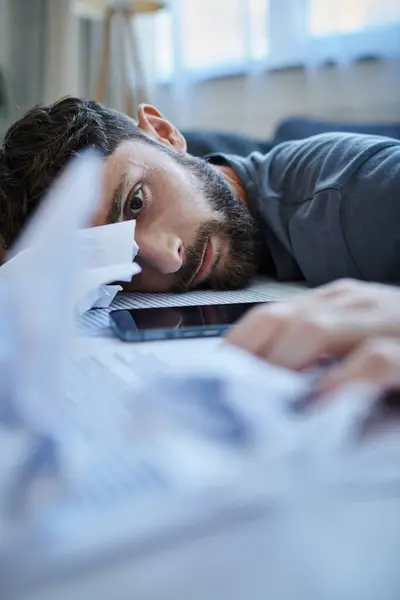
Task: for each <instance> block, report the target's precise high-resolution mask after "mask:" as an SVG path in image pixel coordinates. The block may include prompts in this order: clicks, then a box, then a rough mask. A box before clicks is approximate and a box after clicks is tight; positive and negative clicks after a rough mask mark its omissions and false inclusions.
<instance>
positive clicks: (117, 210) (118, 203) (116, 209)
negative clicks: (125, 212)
mask: <svg viewBox="0 0 400 600" xmlns="http://www.w3.org/2000/svg"><path fill="white" fill-rule="evenodd" d="M127 180H128V176H127V174H126V173H125V174H124V175H123V176H122V177H121V180H120V182H119V184H118V185H117V187H116V189H115V192H114V195H113V199H112V203H111V207H110V210H109V212H108V215H107V223H117V222H118V221H119V219H120V217H121V212H122V202H123V199H124V191H125V189H126V184H127Z"/></svg>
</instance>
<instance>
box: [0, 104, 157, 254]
mask: <svg viewBox="0 0 400 600" xmlns="http://www.w3.org/2000/svg"><path fill="white" fill-rule="evenodd" d="M129 139H142V140H145V141H146V142H147V143H151V142H152V141H151V140H150V139H149V138H148V137H147V136H146V135H144V134H143V133H142V131H141V130H140V129H139V127H138V125H137V123H136V122H135V121H134V120H133V119H131V118H130V117H128V116H127V115H124V114H123V113H120V112H118V111H116V110H113V109H111V108H106V107H105V106H102V105H101V104H98V103H97V102H94V101H91V100H83V99H80V98H73V97H66V98H62V99H61V100H58V101H57V102H55V103H54V104H51V105H49V106H43V105H41V106H35V107H34V108H32V109H31V110H29V111H28V112H27V113H26V114H25V115H24V116H23V117H22V118H21V119H19V120H18V121H17V122H16V123H14V124H13V125H12V126H11V127H10V128H9V129H8V131H7V133H6V134H5V137H4V141H3V145H2V146H1V147H0V235H1V242H2V245H3V248H4V249H8V248H9V247H10V246H11V245H12V244H13V242H14V240H15V239H16V238H17V237H18V235H19V233H20V231H21V229H22V228H23V226H24V224H25V222H26V221H27V219H28V218H29V216H30V215H31V214H32V212H33V211H34V210H35V208H36V207H37V205H38V203H39V202H40V200H41V198H42V197H43V195H44V193H45V192H46V190H47V188H48V187H49V185H50V184H51V183H52V181H53V180H54V179H55V177H57V175H58V174H59V172H60V171H61V169H63V167H64V166H65V165H66V163H67V162H68V160H69V159H70V158H71V157H72V156H74V155H76V154H79V153H80V152H81V151H82V150H84V149H85V148H89V147H90V148H95V149H96V150H98V151H100V152H102V153H103V154H104V155H105V156H108V155H110V154H112V153H113V152H114V150H115V149H116V147H117V146H118V145H119V144H120V143H121V142H123V141H124V140H129Z"/></svg>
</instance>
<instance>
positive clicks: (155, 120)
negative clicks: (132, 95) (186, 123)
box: [138, 104, 186, 152]
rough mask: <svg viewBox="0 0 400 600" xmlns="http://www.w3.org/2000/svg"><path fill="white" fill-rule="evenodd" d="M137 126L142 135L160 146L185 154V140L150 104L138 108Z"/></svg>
mask: <svg viewBox="0 0 400 600" xmlns="http://www.w3.org/2000/svg"><path fill="white" fill-rule="evenodd" d="M138 125H139V127H140V129H142V131H144V133H146V134H147V135H148V136H149V137H151V138H153V139H154V140H156V141H157V142H160V143H161V144H166V145H168V146H172V147H173V148H174V149H175V150H177V151H178V152H186V140H185V138H184V137H183V135H182V134H181V132H180V131H178V129H177V128H176V127H174V125H172V123H170V122H169V121H167V119H165V118H164V117H163V116H162V114H161V113H160V111H159V110H157V109H156V108H155V107H154V106H151V105H150V104H141V105H140V106H139V108H138Z"/></svg>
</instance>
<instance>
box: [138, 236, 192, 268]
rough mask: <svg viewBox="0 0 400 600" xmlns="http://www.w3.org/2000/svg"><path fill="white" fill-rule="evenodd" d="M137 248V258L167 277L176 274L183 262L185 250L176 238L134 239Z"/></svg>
mask: <svg viewBox="0 0 400 600" xmlns="http://www.w3.org/2000/svg"><path fill="white" fill-rule="evenodd" d="M136 241H137V243H138V246H139V257H140V258H141V259H142V260H144V261H145V262H146V263H147V264H149V265H151V266H152V267H155V268H156V269H157V270H158V271H160V272H161V273H163V274H165V275H167V274H169V273H176V272H177V271H179V269H180V268H181V267H182V265H183V262H184V260H185V248H184V245H183V242H182V240H181V239H180V238H179V237H177V236H173V235H170V236H167V235H154V236H152V237H151V238H150V237H148V236H146V238H145V239H140V236H138V237H137V239H136Z"/></svg>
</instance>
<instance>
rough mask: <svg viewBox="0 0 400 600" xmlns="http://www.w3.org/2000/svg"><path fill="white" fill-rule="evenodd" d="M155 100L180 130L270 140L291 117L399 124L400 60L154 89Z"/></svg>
mask: <svg viewBox="0 0 400 600" xmlns="http://www.w3.org/2000/svg"><path fill="white" fill-rule="evenodd" d="M152 100H153V101H154V103H156V104H157V106H159V108H160V109H161V110H162V111H163V112H164V113H165V115H166V116H168V118H170V119H171V120H172V121H173V122H174V123H176V124H177V125H178V126H179V127H181V128H185V129H188V128H191V129H192V128H195V129H198V128H201V129H219V130H227V131H239V132H243V133H247V134H250V135H255V136H269V135H270V134H271V132H272V131H273V129H274V126H275V124H276V122H277V121H279V120H281V119H282V118H285V117H287V116H293V115H309V116H314V117H317V118H324V119H332V120H337V121H340V120H352V121H390V120H397V121H400V59H399V60H396V61H385V62H382V61H374V60H370V61H363V62H359V63H354V64H352V65H350V66H348V67H340V68H339V67H337V66H331V67H324V68H321V69H319V70H317V71H315V72H312V71H305V70H301V69H299V70H295V69H294V70H288V71H279V72H278V71H276V72H271V73H269V74H262V75H258V76H253V77H248V78H245V77H235V78H225V79H219V80H213V81H207V82H203V83H201V84H197V85H195V86H193V87H191V88H188V89H186V90H185V89H183V88H182V89H173V88H168V87H166V86H165V87H162V88H158V89H155V90H154V92H153V98H152Z"/></svg>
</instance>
